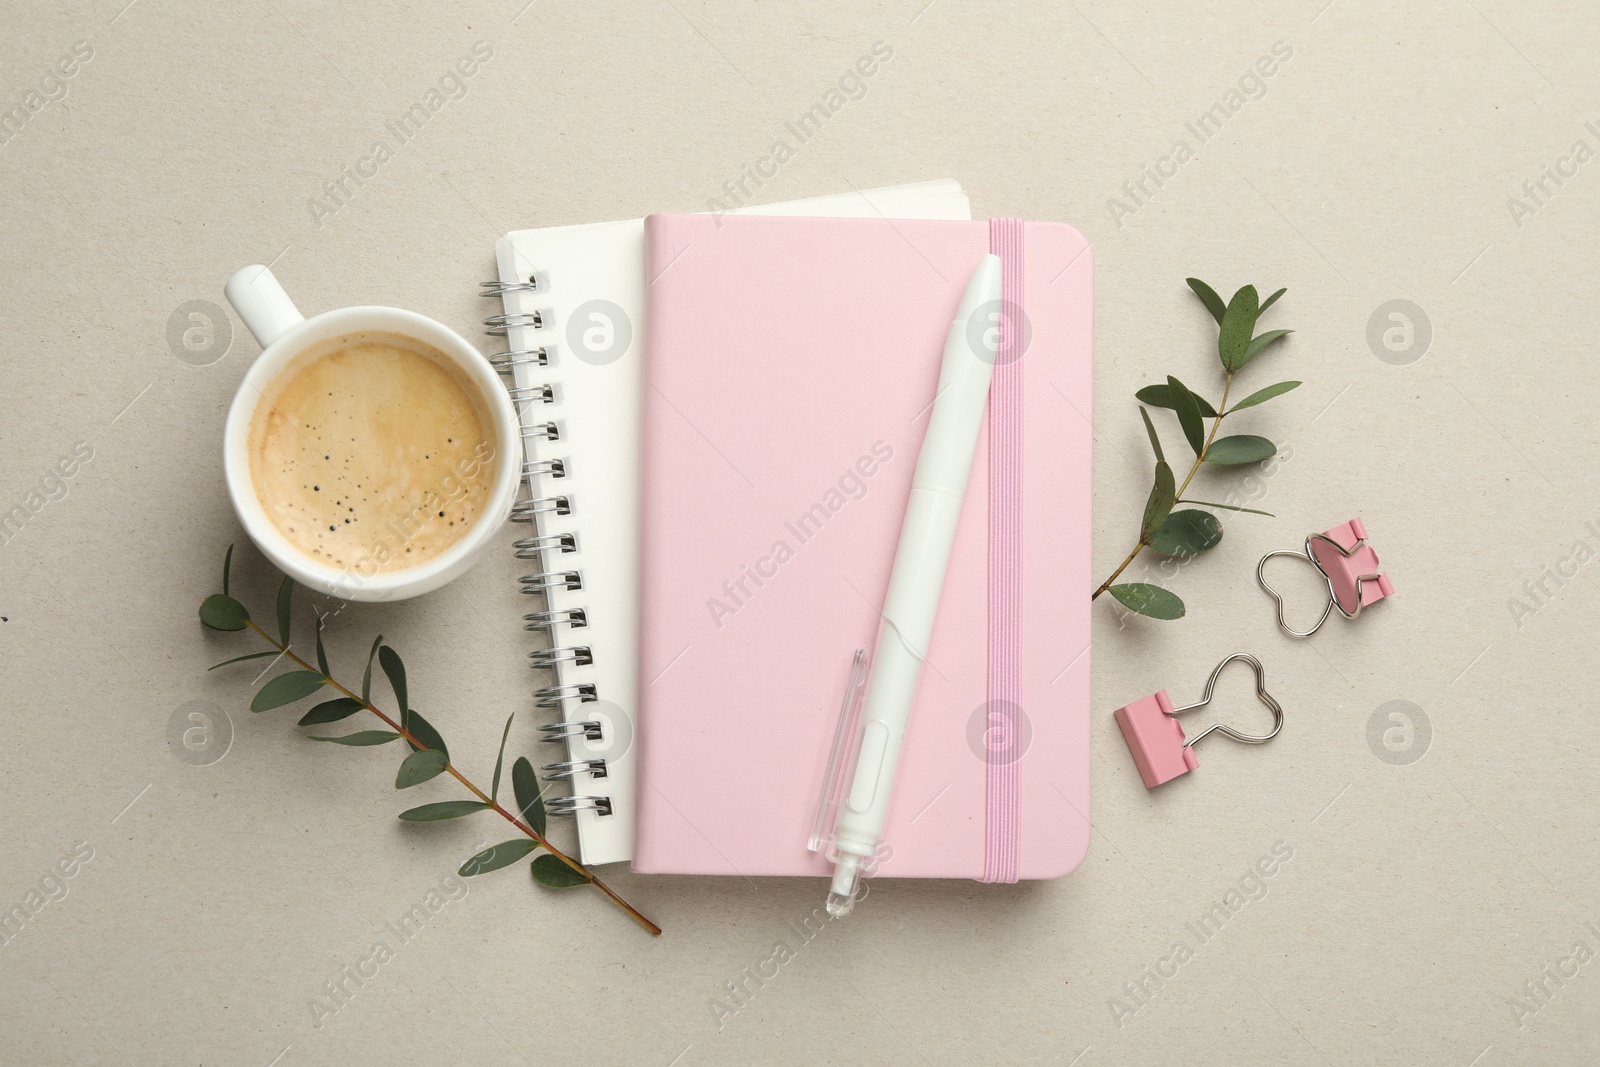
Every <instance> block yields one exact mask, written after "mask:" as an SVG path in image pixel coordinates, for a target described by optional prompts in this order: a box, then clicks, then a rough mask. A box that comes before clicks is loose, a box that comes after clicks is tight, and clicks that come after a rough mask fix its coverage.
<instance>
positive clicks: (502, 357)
mask: <svg viewBox="0 0 1600 1067" xmlns="http://www.w3.org/2000/svg"><path fill="white" fill-rule="evenodd" d="M489 364H490V366H492V367H494V369H495V370H497V371H499V372H500V373H501V374H504V375H508V376H509V375H511V374H512V373H513V371H512V368H513V367H517V366H522V365H527V366H533V367H548V366H549V365H550V350H549V349H548V348H544V347H540V348H513V349H512V350H511V351H509V352H496V353H495V354H494V355H492V356H490V357H489Z"/></svg>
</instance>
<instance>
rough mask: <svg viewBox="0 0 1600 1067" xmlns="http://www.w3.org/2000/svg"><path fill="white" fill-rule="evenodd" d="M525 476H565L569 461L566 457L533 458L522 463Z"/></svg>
mask: <svg viewBox="0 0 1600 1067" xmlns="http://www.w3.org/2000/svg"><path fill="white" fill-rule="evenodd" d="M522 476H523V477H524V478H565V477H566V476H567V461H566V460H564V459H531V460H529V461H528V462H526V463H524V464H523V465H522Z"/></svg>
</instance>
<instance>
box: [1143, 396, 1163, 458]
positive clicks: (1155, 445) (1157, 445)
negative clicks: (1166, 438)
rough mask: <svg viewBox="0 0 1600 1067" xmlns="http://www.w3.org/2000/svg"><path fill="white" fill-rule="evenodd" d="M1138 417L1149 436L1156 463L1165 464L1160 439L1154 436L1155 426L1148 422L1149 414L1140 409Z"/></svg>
mask: <svg viewBox="0 0 1600 1067" xmlns="http://www.w3.org/2000/svg"><path fill="white" fill-rule="evenodd" d="M1139 417H1140V418H1141V419H1143V420H1144V432H1145V433H1147V434H1149V435H1150V447H1151V448H1152V449H1154V450H1155V453H1156V462H1157V463H1165V462H1166V461H1167V457H1166V455H1165V454H1163V453H1162V451H1161V438H1159V437H1157V436H1156V424H1155V423H1153V422H1151V421H1150V413H1149V412H1148V411H1146V410H1145V409H1144V408H1140V409H1139Z"/></svg>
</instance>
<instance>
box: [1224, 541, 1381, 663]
mask: <svg viewBox="0 0 1600 1067" xmlns="http://www.w3.org/2000/svg"><path fill="white" fill-rule="evenodd" d="M1273 556H1290V557H1292V558H1294V559H1303V560H1306V561H1307V562H1309V563H1310V564H1311V565H1312V566H1313V567H1315V568H1317V572H1318V573H1319V574H1321V575H1322V577H1323V579H1324V580H1326V581H1327V583H1328V604H1327V606H1326V607H1325V608H1323V609H1322V618H1320V619H1318V620H1317V624H1316V625H1315V626H1313V627H1312V628H1311V629H1309V630H1304V631H1302V630H1296V629H1294V628H1293V627H1291V626H1290V625H1289V624H1288V622H1287V621H1285V620H1284V617H1283V594H1281V593H1279V592H1278V591H1277V590H1276V589H1274V588H1272V586H1270V585H1268V584H1267V574H1266V572H1267V560H1269V559H1271V558H1272V557H1273ZM1256 581H1257V582H1259V583H1260V585H1261V588H1262V589H1264V590H1266V592H1267V595H1268V596H1270V597H1272V599H1273V600H1275V601H1277V602H1278V626H1279V628H1280V629H1282V630H1283V632H1284V633H1286V634H1289V635H1290V636H1291V637H1310V636H1311V635H1312V634H1314V633H1316V632H1317V631H1318V630H1320V629H1322V624H1323V623H1325V622H1327V621H1328V616H1330V615H1332V614H1333V609H1334V608H1338V609H1339V614H1341V615H1343V616H1344V617H1345V618H1347V619H1353V618H1355V617H1356V616H1357V615H1360V614H1361V609H1362V608H1364V607H1366V606H1367V605H1369V604H1375V603H1377V602H1378V601H1380V600H1382V599H1383V598H1384V597H1386V596H1393V595H1394V584H1393V583H1392V582H1390V581H1389V576H1388V575H1387V574H1384V573H1382V572H1380V571H1379V570H1378V554H1377V553H1376V552H1374V551H1373V550H1372V546H1371V545H1369V544H1367V528H1366V527H1365V526H1363V525H1362V523H1361V520H1360V519H1351V520H1350V521H1349V522H1347V523H1344V524H1343V525H1341V526H1335V527H1334V528H1333V529H1331V530H1329V531H1328V532H1327V533H1325V534H1312V535H1311V536H1310V537H1307V538H1306V549H1305V551H1304V552H1293V551H1289V550H1287V549H1283V550H1280V551H1277V552H1268V553H1267V554H1266V555H1265V556H1262V557H1261V562H1260V563H1258V564H1256ZM1346 605H1349V606H1348V607H1347V606H1346Z"/></svg>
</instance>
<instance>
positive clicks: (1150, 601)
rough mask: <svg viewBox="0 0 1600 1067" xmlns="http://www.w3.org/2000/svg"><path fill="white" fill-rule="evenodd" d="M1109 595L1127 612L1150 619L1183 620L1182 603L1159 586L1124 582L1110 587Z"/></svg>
mask: <svg viewBox="0 0 1600 1067" xmlns="http://www.w3.org/2000/svg"><path fill="white" fill-rule="evenodd" d="M1111 595H1112V596H1114V597H1116V598H1117V600H1118V601H1120V602H1121V603H1122V606H1123V607H1125V608H1127V609H1128V610H1129V611H1133V612H1137V613H1138V614H1140V615H1148V616H1149V617H1150V618H1152V619H1181V618H1183V601H1181V600H1179V599H1178V598H1177V596H1176V595H1175V594H1173V593H1169V592H1167V591H1166V590H1165V589H1163V588H1161V587H1160V586H1159V585H1149V584H1147V583H1145V582H1124V583H1123V584H1122V585H1114V586H1112V587H1111Z"/></svg>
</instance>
